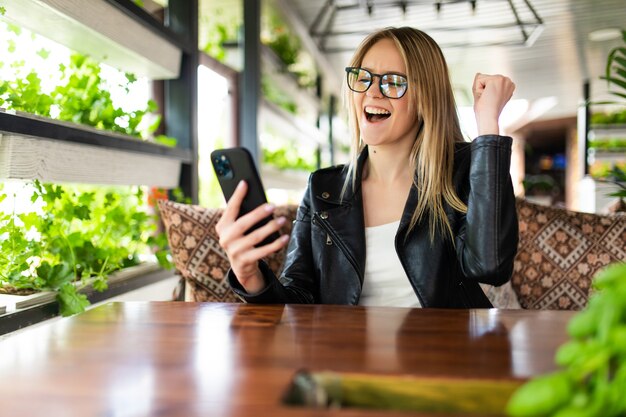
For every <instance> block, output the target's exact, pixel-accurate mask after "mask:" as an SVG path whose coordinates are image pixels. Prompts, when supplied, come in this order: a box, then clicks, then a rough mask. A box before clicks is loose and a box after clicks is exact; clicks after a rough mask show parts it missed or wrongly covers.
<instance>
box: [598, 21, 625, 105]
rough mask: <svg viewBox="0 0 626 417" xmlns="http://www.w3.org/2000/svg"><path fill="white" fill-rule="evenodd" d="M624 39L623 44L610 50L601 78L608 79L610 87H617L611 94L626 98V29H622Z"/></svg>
mask: <svg viewBox="0 0 626 417" xmlns="http://www.w3.org/2000/svg"><path fill="white" fill-rule="evenodd" d="M622 40H623V41H624V45H623V46H617V47H615V48H613V49H612V50H611V52H609V56H608V58H607V61H606V69H605V74H604V76H602V77H600V79H603V80H606V82H607V84H608V85H609V88H610V87H611V86H613V87H616V88H617V90H612V91H610V93H611V94H613V95H614V96H617V97H620V98H622V99H626V30H622Z"/></svg>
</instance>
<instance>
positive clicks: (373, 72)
mask: <svg viewBox="0 0 626 417" xmlns="http://www.w3.org/2000/svg"><path fill="white" fill-rule="evenodd" d="M359 68H363V69H364V70H368V71H369V72H371V73H372V74H378V73H377V72H376V71H374V70H373V69H371V68H370V67H364V66H361V67H359ZM380 74H381V75H383V74H395V75H402V76H403V77H406V76H407V75H406V74H405V73H403V72H401V71H393V70H391V71H389V70H387V71H383V72H381V73H380Z"/></svg>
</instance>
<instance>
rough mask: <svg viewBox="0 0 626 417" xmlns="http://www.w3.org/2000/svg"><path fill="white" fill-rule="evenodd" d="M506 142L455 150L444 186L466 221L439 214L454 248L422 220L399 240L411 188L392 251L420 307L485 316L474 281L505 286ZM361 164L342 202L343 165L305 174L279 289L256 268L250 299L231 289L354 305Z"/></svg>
mask: <svg viewBox="0 0 626 417" xmlns="http://www.w3.org/2000/svg"><path fill="white" fill-rule="evenodd" d="M511 142H512V140H511V138H510V137H504V136H497V135H485V136H479V137H478V138H476V139H475V140H474V141H473V142H471V143H458V144H457V145H456V151H455V157H454V172H453V184H454V186H455V189H456V192H457V195H458V196H459V197H460V198H461V199H462V200H463V201H464V202H465V203H466V204H467V213H460V212H458V211H455V210H453V209H452V208H450V207H449V206H447V205H445V206H444V207H445V210H446V212H447V214H448V219H449V220H450V225H451V226H452V230H453V232H454V236H455V239H454V244H452V242H451V241H450V239H449V238H445V237H444V236H442V235H436V236H435V240H434V242H431V240H430V236H429V227H428V220H427V219H426V220H425V221H423V222H422V223H418V224H417V225H416V226H415V227H414V228H413V230H411V232H410V233H409V234H408V236H406V231H407V228H408V225H409V223H410V220H411V216H412V210H413V208H414V207H415V204H416V202H417V199H418V198H419V195H418V191H417V189H416V188H415V187H412V189H411V191H410V193H409V197H408V201H407V204H406V207H407V208H408V209H405V211H404V213H403V214H402V218H401V220H400V226H399V229H398V232H397V234H396V238H395V247H396V252H397V253H398V256H399V258H400V262H401V263H402V266H403V267H404V270H405V271H406V274H407V276H408V278H409V280H410V281H411V285H412V286H413V289H414V290H415V294H417V297H418V298H419V301H420V302H421V305H422V306H423V307H445V308H481V307H485V308H489V307H491V304H490V302H489V300H488V299H487V297H486V296H485V295H484V293H483V292H482V290H481V289H480V286H479V285H478V283H479V282H483V283H488V284H492V285H501V284H503V283H505V282H507V281H508V280H509V278H510V276H511V272H512V270H513V258H514V256H515V253H516V251H517V240H518V230H517V229H518V224H517V213H516V210H515V197H514V195H513V187H512V184H511V178H510V176H509V165H510V155H511ZM366 159H367V149H365V150H364V151H363V152H362V153H361V155H360V156H359V160H358V165H357V171H356V172H357V173H358V174H357V181H356V184H357V187H356V190H353V189H352V187H351V186H348V189H347V191H346V194H345V195H344V198H343V200H341V190H342V186H343V184H344V180H345V178H346V169H345V167H343V166H339V167H332V168H326V169H321V170H319V171H316V172H315V173H313V174H312V175H311V176H310V178H309V185H308V189H307V190H306V192H305V195H304V198H303V200H302V203H301V205H300V207H299V209H298V214H297V218H296V221H295V222H294V227H293V230H292V235H291V240H290V242H289V246H288V249H287V256H286V261H285V268H284V271H283V273H282V276H281V278H280V281H279V280H277V279H276V278H275V276H274V274H273V273H272V272H271V270H270V269H269V268H268V267H267V265H266V264H265V263H263V262H261V263H260V267H261V271H262V272H263V275H264V277H265V280H266V282H267V286H266V287H265V289H264V290H262V291H261V292H259V293H256V294H254V295H250V294H248V293H246V292H245V290H244V289H243V287H241V285H240V284H239V283H238V281H237V279H236V277H235V276H234V274H233V273H232V271H230V272H229V276H228V279H229V282H230V285H231V287H232V288H233V290H234V291H235V292H236V293H237V294H238V295H239V296H241V297H242V298H243V299H244V300H246V301H248V302H253V303H320V304H352V305H356V304H358V302H359V297H360V295H361V286H362V283H363V275H364V270H365V256H366V253H365V226H364V218H363V204H362V200H361V198H362V197H361V189H360V184H361V178H360V173H361V171H362V167H363V163H364V161H365V160H366Z"/></svg>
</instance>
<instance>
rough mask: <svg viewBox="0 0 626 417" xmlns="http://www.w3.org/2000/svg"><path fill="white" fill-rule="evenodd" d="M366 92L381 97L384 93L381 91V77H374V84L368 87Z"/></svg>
mask: <svg viewBox="0 0 626 417" xmlns="http://www.w3.org/2000/svg"><path fill="white" fill-rule="evenodd" d="M365 94H366V95H367V96H368V97H374V98H381V97H383V93H382V92H381V91H380V79H378V77H377V76H374V77H372V85H370V88H368V89H367V91H366V92H365Z"/></svg>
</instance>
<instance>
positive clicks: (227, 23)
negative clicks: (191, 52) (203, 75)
mask: <svg viewBox="0 0 626 417" xmlns="http://www.w3.org/2000/svg"><path fill="white" fill-rule="evenodd" d="M237 20H238V19H237V17H236V16H235V17H233V16H230V15H227V14H226V13H225V12H224V10H223V9H221V8H218V9H216V10H215V12H214V13H213V14H212V15H211V16H208V17H204V16H203V18H202V22H203V24H202V25H201V26H202V28H203V30H202V31H201V34H202V38H203V41H201V42H202V44H201V45H203V46H202V50H203V51H204V52H206V53H207V54H208V55H210V56H212V57H213V58H215V59H217V60H218V61H220V62H225V61H226V48H225V47H224V45H225V44H227V43H229V42H236V40H237V38H238V33H239V30H240V28H241V25H240V24H239V23H237Z"/></svg>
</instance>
